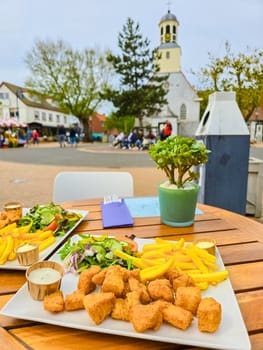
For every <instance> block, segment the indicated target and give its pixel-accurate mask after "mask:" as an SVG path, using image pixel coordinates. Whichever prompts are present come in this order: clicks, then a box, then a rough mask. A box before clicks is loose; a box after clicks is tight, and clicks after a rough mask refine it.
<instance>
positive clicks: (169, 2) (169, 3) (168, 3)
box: [166, 1, 172, 12]
mask: <svg viewBox="0 0 263 350" xmlns="http://www.w3.org/2000/svg"><path fill="white" fill-rule="evenodd" d="M171 4H172V2H171V1H167V3H166V5H167V7H168V12H170V6H171Z"/></svg>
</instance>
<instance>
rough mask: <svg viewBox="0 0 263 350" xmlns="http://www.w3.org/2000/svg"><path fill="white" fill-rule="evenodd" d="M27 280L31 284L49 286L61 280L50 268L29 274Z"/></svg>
mask: <svg viewBox="0 0 263 350" xmlns="http://www.w3.org/2000/svg"><path fill="white" fill-rule="evenodd" d="M28 278H29V280H30V281H31V282H32V283H36V284H50V283H54V282H57V281H58V280H59V279H60V278H61V274H60V273H59V272H58V271H57V270H54V269H52V268H51V267H42V268H39V269H36V270H33V271H32V272H30V274H29V276H28Z"/></svg>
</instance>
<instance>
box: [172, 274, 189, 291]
mask: <svg viewBox="0 0 263 350" xmlns="http://www.w3.org/2000/svg"><path fill="white" fill-rule="evenodd" d="M170 282H171V284H172V286H173V290H174V291H175V292H176V291H177V288H179V287H193V286H195V283H194V281H193V279H192V278H191V277H190V276H189V275H187V274H186V273H183V274H181V275H179V276H177V277H175V278H173V280H172V281H171V280H170Z"/></svg>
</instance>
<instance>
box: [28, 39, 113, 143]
mask: <svg viewBox="0 0 263 350" xmlns="http://www.w3.org/2000/svg"><path fill="white" fill-rule="evenodd" d="M108 54H109V52H105V53H100V52H99V51H98V50H93V49H84V50H83V51H80V50H73V49H72V48H71V46H70V45H68V44H66V43H65V42H63V41H62V40H58V41H57V42H52V41H41V40H39V41H37V42H36V43H35V46H34V47H33V48H32V49H31V50H30V52H29V53H27V55H26V58H25V62H26V64H27V67H28V69H29V71H30V77H29V79H28V80H27V81H26V86H27V87H28V88H29V89H30V90H31V91H32V93H33V94H38V95H40V96H43V95H44V96H48V97H50V98H51V99H52V100H53V101H54V102H56V104H57V105H58V107H59V108H60V109H61V111H62V112H64V113H67V114H72V115H74V116H76V117H78V118H79V120H80V121H81V122H82V124H83V127H84V133H85V139H86V141H88V140H89V139H90V130H89V122H88V121H89V118H90V116H91V115H92V114H93V113H94V112H95V111H96V109H97V108H98V106H99V105H100V103H101V102H102V101H103V100H102V94H101V93H102V92H103V91H104V90H105V89H106V88H108V86H109V80H110V78H111V72H112V71H111V69H110V65H109V63H108V62H107V60H106V59H105V57H106V55H108Z"/></svg>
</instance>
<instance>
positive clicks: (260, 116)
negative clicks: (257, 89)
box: [249, 106, 263, 122]
mask: <svg viewBox="0 0 263 350" xmlns="http://www.w3.org/2000/svg"><path fill="white" fill-rule="evenodd" d="M257 120H261V121H263V106H262V107H257V108H255V109H254V112H253V113H252V114H251V116H250V118H249V121H250V122H252V121H257Z"/></svg>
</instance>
